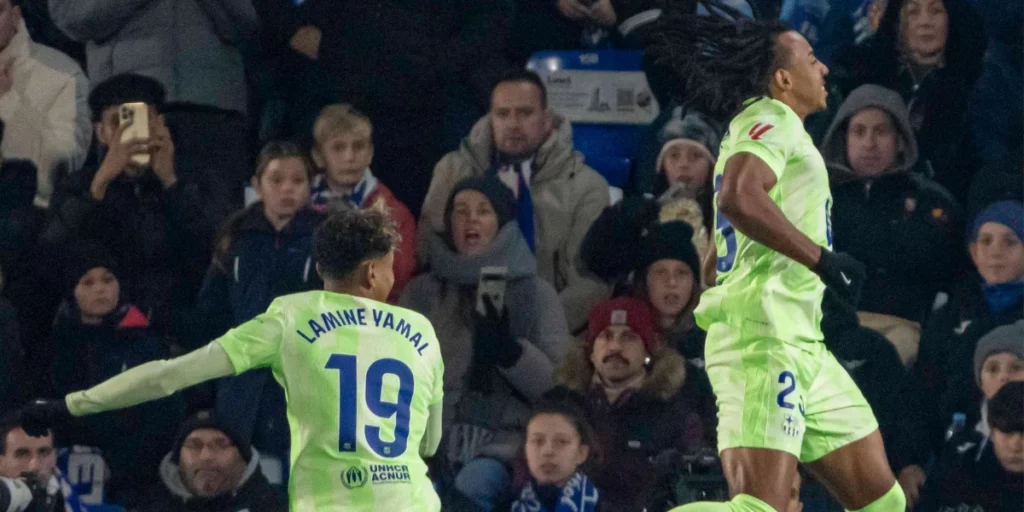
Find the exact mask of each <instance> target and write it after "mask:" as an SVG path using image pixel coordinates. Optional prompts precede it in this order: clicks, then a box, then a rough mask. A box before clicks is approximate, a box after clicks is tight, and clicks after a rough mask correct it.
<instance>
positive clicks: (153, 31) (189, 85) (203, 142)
mask: <svg viewBox="0 0 1024 512" xmlns="http://www.w3.org/2000/svg"><path fill="white" fill-rule="evenodd" d="M49 8H50V16H51V17H52V19H53V22H54V24H56V25H57V27H58V28H60V29H61V30H62V31H63V32H64V33H65V34H67V35H68V36H69V37H71V39H73V40H75V41H79V42H82V43H85V44H86V62H87V64H88V66H87V68H88V69H87V71H88V74H89V78H90V79H91V80H92V81H93V83H94V84H98V83H102V82H104V81H106V80H108V79H109V78H111V77H114V76H117V75H121V74H125V73H137V74H140V75H143V76H147V77H150V78H153V79H155V80H157V81H158V82H159V83H160V84H161V85H163V86H164V88H165V89H166V91H167V95H168V101H169V102H170V103H171V104H170V105H169V106H168V107H167V109H166V111H165V112H164V113H165V114H166V115H167V124H168V126H170V127H171V129H172V131H173V133H174V137H175V140H176V142H177V143H178V150H177V169H178V173H179V175H180V176H182V177H187V178H190V179H193V178H196V177H197V176H199V175H203V178H204V179H206V180H210V181H214V180H215V181H217V183H218V186H219V187H220V188H222V189H224V191H223V192H220V193H223V194H225V195H226V196H229V197H228V198H227V199H230V200H231V203H232V207H231V208H227V209H226V210H225V211H223V212H220V213H221V214H222V215H221V216H220V217H218V220H219V219H220V218H223V216H226V215H228V214H229V213H230V212H231V210H232V209H233V208H235V207H237V206H240V205H241V199H242V194H241V191H242V184H243V182H244V181H245V180H247V179H248V178H249V176H250V173H251V172H252V167H251V163H250V162H252V155H251V153H250V151H251V148H250V144H249V141H248V134H249V124H248V121H247V120H246V113H247V112H248V98H247V90H248V87H247V83H246V76H245V69H244V66H243V55H242V46H243V45H244V44H245V42H246V41H247V40H248V39H249V38H252V37H253V36H255V35H256V33H257V29H258V28H259V19H258V18H257V17H256V12H255V10H254V9H253V6H252V2H250V1H248V0H199V1H196V0H128V1H123V0H49ZM94 115H96V114H95V111H94ZM236 205H237V206H236Z"/></svg>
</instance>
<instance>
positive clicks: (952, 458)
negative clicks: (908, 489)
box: [914, 429, 1024, 512]
mask: <svg viewBox="0 0 1024 512" xmlns="http://www.w3.org/2000/svg"><path fill="white" fill-rule="evenodd" d="M1022 494H1024V475H1022V474H1020V473H1017V474H1014V473H1010V472H1008V471H1006V470H1005V469H1004V468H1003V466H1002V464H1000V463H999V459H997V458H996V454H995V449H994V448H993V446H992V441H991V440H990V439H989V438H988V436H986V435H984V434H982V433H980V432H977V431H975V430H973V429H970V430H968V431H965V432H961V433H959V434H957V435H956V436H954V437H952V438H951V439H950V440H949V442H948V443H947V445H946V449H945V450H944V452H943V453H942V456H941V457H940V458H939V461H938V464H936V467H935V468H934V469H933V470H932V472H931V474H930V475H928V480H926V481H925V483H924V488H922V489H921V501H920V503H918V505H917V506H915V507H914V510H920V511H922V512H945V511H959V510H969V511H970V512H996V511H998V512H1021V511H1024V504H1022V502H1021V499H1020V498H1021V495H1022Z"/></svg>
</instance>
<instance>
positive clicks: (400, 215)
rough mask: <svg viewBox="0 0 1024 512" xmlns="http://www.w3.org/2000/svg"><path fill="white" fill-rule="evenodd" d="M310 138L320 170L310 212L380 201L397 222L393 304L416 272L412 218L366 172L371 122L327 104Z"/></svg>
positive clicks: (351, 110)
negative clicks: (313, 143)
mask: <svg viewBox="0 0 1024 512" xmlns="http://www.w3.org/2000/svg"><path fill="white" fill-rule="evenodd" d="M313 138H314V140H315V144H316V145H315V147H314V148H313V159H314V160H315V161H316V164H317V165H318V166H319V167H320V168H322V169H324V172H323V174H319V175H317V176H316V178H314V179H313V193H312V205H313V208H314V209H316V210H318V211H321V212H325V211H328V210H329V209H331V208H366V207H368V206H370V205H372V204H374V202H376V201H378V200H382V201H384V204H385V206H387V208H388V210H389V211H390V213H391V218H393V219H395V222H397V223H398V233H399V234H400V235H401V236H402V239H401V242H399V244H398V250H397V251H395V266H394V272H395V286H394V288H392V289H391V295H389V296H388V302H390V303H392V304H394V303H396V302H397V300H398V297H399V296H401V294H402V290H403V289H404V288H405V285H406V284H407V283H408V282H409V281H410V280H411V279H412V277H413V275H414V273H415V271H416V219H415V218H414V217H413V216H412V213H411V212H410V211H409V208H407V207H406V206H405V205H404V204H402V203H401V202H400V201H399V200H398V199H397V198H395V195H394V194H392V193H391V190H390V189H388V187H387V186H385V185H384V183H381V182H380V181H378V180H377V178H376V177H375V176H374V175H373V172H372V171H370V163H371V162H372V161H373V124H372V123H371V122H370V118H369V117H366V116H365V115H363V114H362V113H361V112H359V111H358V110H356V109H354V108H352V106H351V105H344V104H337V105H328V106H326V107H324V109H323V110H322V111H321V112H320V116H319V117H317V118H316V123H315V124H314V125H313Z"/></svg>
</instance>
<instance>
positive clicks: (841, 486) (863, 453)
mask: <svg viewBox="0 0 1024 512" xmlns="http://www.w3.org/2000/svg"><path fill="white" fill-rule="evenodd" d="M723 463H724V461H723ZM805 468H806V469H807V470H808V471H809V472H810V473H811V474H812V475H814V477H815V478H816V479H817V480H818V481H819V482H822V483H823V484H824V485H825V487H826V488H828V490H829V492H830V493H832V495H833V496H835V497H836V499H838V500H839V503H841V504H842V505H843V508H845V509H846V510H864V509H866V508H868V507H869V506H872V505H873V504H875V503H876V502H878V501H879V500H881V499H882V498H883V497H888V496H887V494H889V493H890V491H892V490H893V488H894V487H895V485H896V477H895V476H893V474H892V469H890V468H889V461H888V460H887V459H886V457H885V446H883V445H882V436H881V435H880V434H879V433H878V431H877V430H876V431H874V432H872V433H871V434H870V435H869V436H867V437H865V438H864V439H861V440H859V441H854V442H853V443H850V444H848V445H846V446H844V447H842V448H839V449H838V450H835V451H833V452H832V453H829V454H828V455H826V456H824V457H822V458H820V459H818V460H816V461H814V462H811V463H808V464H805ZM902 496H903V493H902V492H899V497H902ZM889 501H890V502H889V503H887V502H885V501H883V502H881V503H879V504H877V505H875V508H871V509H869V510H872V511H874V510H878V511H893V512H900V511H902V510H903V507H905V506H906V498H903V499H902V501H900V500H899V499H898V498H897V497H895V496H894V497H892V498H891V500H889ZM900 503H902V506H901V505H900ZM883 507H884V508H883Z"/></svg>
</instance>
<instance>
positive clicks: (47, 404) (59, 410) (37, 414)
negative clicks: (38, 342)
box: [21, 398, 71, 437]
mask: <svg viewBox="0 0 1024 512" xmlns="http://www.w3.org/2000/svg"><path fill="white" fill-rule="evenodd" d="M21 416H22V420H21V422H22V428H23V429H24V430H25V433H26V434H28V435H30V436H32V437H43V436H45V435H47V434H48V433H49V430H50V428H52V427H53V426H54V425H59V424H62V423H64V422H66V421H67V420H69V419H71V412H70V411H68V405H67V403H65V402H64V400H63V399H62V400H46V399H42V398H39V399H36V400H33V401H31V402H29V403H28V404H27V405H26V406H25V407H22V409H21Z"/></svg>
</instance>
